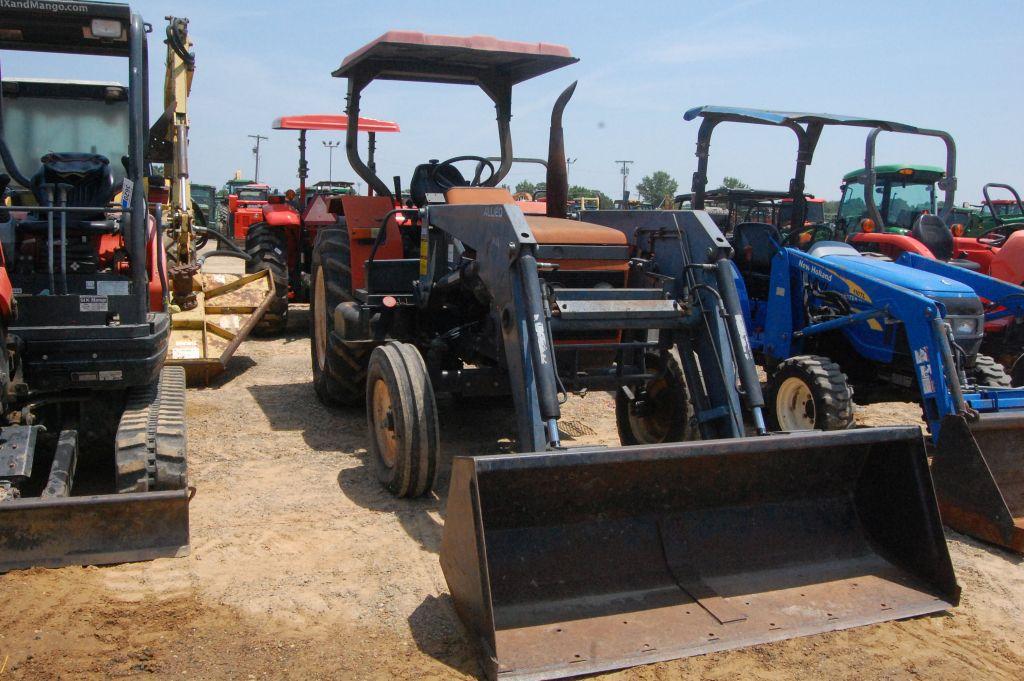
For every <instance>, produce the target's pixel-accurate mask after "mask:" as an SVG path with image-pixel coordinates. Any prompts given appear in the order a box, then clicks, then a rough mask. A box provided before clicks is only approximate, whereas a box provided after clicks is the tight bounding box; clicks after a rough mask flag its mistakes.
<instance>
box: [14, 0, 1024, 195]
mask: <svg viewBox="0 0 1024 681" xmlns="http://www.w3.org/2000/svg"><path fill="white" fill-rule="evenodd" d="M134 7H135V8H136V10H137V11H139V12H140V13H141V14H142V15H143V17H144V18H145V19H146V20H147V21H149V22H151V23H153V24H154V25H155V26H156V27H157V33H156V34H155V35H154V36H153V39H152V40H151V45H150V55H151V56H150V61H151V69H152V72H151V78H152V83H153V87H152V91H153V92H152V96H153V99H154V101H153V106H152V110H153V111H154V112H156V111H159V110H160V108H161V106H160V103H159V101H158V98H159V97H160V82H161V79H162V78H163V55H164V46H163V44H162V43H161V42H160V38H161V37H162V31H163V26H164V24H165V22H164V19H163V18H164V16H165V15H166V14H171V13H173V14H176V15H178V16H186V17H188V18H189V19H190V20H191V31H192V36H193V39H194V41H195V43H196V54H197V61H198V70H197V72H196V77H195V82H194V87H193V98H192V102H191V107H192V132H191V165H192V177H193V180H194V181H196V182H206V183H211V184H217V185H220V184H221V183H222V182H223V181H224V180H226V179H227V178H228V177H230V176H232V174H233V173H234V171H235V170H236V169H241V170H243V172H244V173H245V175H246V176H251V174H252V169H253V155H252V153H251V147H252V140H250V139H249V138H248V137H246V135H247V134H251V133H260V134H263V135H266V136H268V137H269V138H270V139H269V140H268V141H266V142H264V143H263V147H262V152H263V154H262V160H261V179H266V180H267V181H269V182H270V183H271V184H273V185H275V186H277V187H280V188H282V189H283V188H285V187H289V186H295V184H296V183H297V180H296V179H295V172H296V166H297V159H298V156H297V150H296V143H297V135H296V133H293V132H287V131H274V130H271V128H270V124H271V121H272V120H273V118H275V117H276V116H279V115H282V114H303V113H331V112H340V111H341V110H342V109H343V107H344V92H345V81H343V80H341V79H337V78H332V77H331V75H330V72H331V71H332V70H333V69H334V68H335V67H337V66H338V64H339V63H340V62H341V60H342V58H343V57H344V56H345V55H346V54H348V53H349V52H352V51H354V50H355V49H357V48H359V47H360V46H362V45H363V44H365V43H366V42H369V41H370V40H372V39H373V38H375V37H377V36H378V35H380V34H381V33H383V32H385V31H387V30H390V29H409V30H421V31H425V32H430V33H447V34H457V35H472V34H485V35H493V36H497V37H500V38H507V39H514V40H529V41H543V42H553V43H560V44H564V45H567V46H569V47H570V48H571V49H572V51H573V53H574V54H575V55H576V56H577V57H579V58H580V62H579V63H578V64H575V65H573V66H570V67H567V68H564V69H562V70H560V71H555V72H553V73H551V74H548V75H545V76H542V77H540V78H537V79H535V80H534V81H531V82H528V83H525V84H523V85H521V86H519V87H518V88H517V89H516V90H515V91H514V93H513V115H514V117H513V124H512V125H513V143H514V148H515V152H516V154H517V155H520V156H543V155H545V154H546V150H547V126H548V117H549V113H550V108H551V105H552V104H553V102H554V100H555V98H556V97H557V95H558V93H559V92H560V91H561V90H562V89H563V88H564V87H565V86H566V85H568V84H569V83H570V82H571V81H572V80H578V81H579V87H578V88H577V91H576V95H575V97H574V98H573V100H572V102H571V103H570V104H569V108H568V109H567V111H566V117H565V127H566V145H567V152H568V155H569V156H570V157H573V158H576V159H577V161H576V163H575V164H574V165H573V166H572V168H571V178H570V179H571V181H572V183H573V184H583V185H587V186H592V187H596V188H599V189H601V190H603V191H605V192H606V193H608V194H610V195H615V196H617V195H618V194H619V192H621V180H622V178H621V175H620V174H619V170H618V166H617V165H616V164H615V160H617V159H631V160H633V161H635V163H634V164H633V166H632V168H631V174H630V178H629V180H630V185H631V188H632V186H634V185H635V184H636V183H637V182H638V181H639V180H640V178H641V177H642V176H643V175H646V174H648V173H651V172H652V171H655V170H667V171H668V172H669V173H670V174H672V175H673V177H675V178H676V179H677V180H678V182H679V185H680V191H685V190H688V188H689V184H690V177H691V174H692V172H693V170H694V169H695V165H696V162H695V158H694V156H693V151H694V141H695V139H696V132H697V123H695V122H693V123H688V122H684V121H683V118H682V114H683V112H684V111H685V110H687V109H689V108H690V107H693V106H697V105H700V104H730V105H739V106H751V107H763V108H774V109H786V110H803V111H827V112H832V113H846V114H859V115H865V116H875V117H882V118H889V119H894V120H899V121H904V122H909V123H914V124H917V125H921V126H924V127H933V128H940V129H945V130H948V131H950V132H951V133H952V134H953V135H954V137H955V138H956V140H957V144H958V152H959V163H958V176H959V178H960V190H959V193H958V202H959V201H964V200H970V201H977V200H978V198H979V196H980V190H981V185H982V184H983V183H984V182H987V181H1003V182H1010V183H1011V184H1018V185H1021V184H1024V134H1022V131H1021V123H1022V114H1021V112H1022V111H1024V95H1022V94H1021V92H1020V74H1021V72H1022V70H1024V68H1022V67H1024V49H1022V47H1021V28H1020V27H1021V26H1022V25H1024V21H1022V20H1024V3H1020V2H1005V1H1004V2H974V3H971V4H970V5H967V4H966V3H960V2H937V1H933V2H917V1H904V2H898V3H897V2H891V1H889V2H873V1H869V2H856V3H855V2H845V3H825V2H778V1H776V2H769V1H765V0H740V1H739V2H716V3H711V2H707V1H706V0H705V2H699V3H697V2H690V1H685V2H649V3H646V2H634V3H615V5H614V6H609V7H605V6H603V5H602V4H601V3H594V2H588V3H582V2H580V3H577V2H550V0H549V1H548V2H534V1H532V0H522V1H520V2H507V3H493V2H473V3H465V2H433V3H423V2H392V3H388V2H379V3H367V2H365V0H364V1H362V2H347V1H345V2H292V3H286V2H280V1H278V2H264V1H262V0H249V1H248V2H244V3H242V2H232V3H221V2H210V1H209V0H206V1H205V2H195V1H192V0H175V1H174V2H160V1H156V0H153V1H145V2H136V3H134ZM0 58H2V60H3V72H4V76H5V77H13V76H45V77H68V78H82V79H117V80H125V78H126V75H125V74H123V72H122V71H121V69H120V64H118V63H117V62H114V61H113V60H109V59H102V58H90V59H85V60H79V61H77V62H74V61H72V60H70V59H69V58H66V57H55V58H48V59H46V60H44V61H42V62H40V61H38V60H36V61H35V62H34V63H30V62H29V60H27V59H26V58H25V57H24V56H23V55H21V54H19V53H15V52H4V53H2V54H0ZM112 62H113V63H112ZM363 113H364V114H365V115H368V116H374V117H377V118H385V119H389V120H394V121H397V122H398V123H399V124H400V125H401V127H402V133H400V134H398V135H380V136H379V139H378V166H379V170H380V173H381V176H382V177H385V178H390V177H391V176H392V175H395V174H400V175H402V176H403V178H404V180H405V183H407V182H408V177H409V175H410V173H411V171H412V168H413V167H414V166H415V165H416V164H417V163H420V162H424V161H426V160H427V159H430V158H447V157H449V156H456V155H462V154H480V155H494V154H496V153H497V135H496V130H495V126H494V110H493V107H492V105H491V104H490V102H489V100H487V99H486V97H485V96H484V95H483V94H482V93H480V92H479V91H477V90H475V89H473V88H468V87H456V86H429V85H410V84H405V83H377V84H375V85H373V86H371V87H370V88H369V89H368V90H367V91H366V92H365V93H364V96H363ZM829 132H831V134H829ZM323 139H341V138H340V137H339V136H337V135H326V134H320V133H314V134H312V135H311V143H310V158H309V161H310V166H311V180H317V179H326V177H327V172H328V169H327V150H326V149H324V148H323V146H322V145H321V140H323ZM863 140H864V132H863V131H860V130H856V129H848V130H834V131H827V132H826V134H825V135H824V136H823V137H822V140H821V143H820V144H819V146H818V153H817V156H816V158H815V162H814V165H813V166H812V167H811V169H810V171H809V175H808V189H809V191H811V192H813V193H815V194H817V195H819V196H825V197H828V198H835V197H837V196H838V191H837V188H838V185H839V180H840V178H841V176H842V174H843V173H844V172H846V171H847V170H850V169H853V168H854V167H857V166H858V165H859V164H860V163H862V161H863ZM793 154H794V141H793V137H792V136H791V134H789V133H787V132H785V131H783V130H774V129H767V128H762V127H760V126H758V127H751V126H737V125H731V126H723V127H721V128H720V129H719V131H718V132H717V133H716V137H715V145H714V147H713V149H712V159H711V168H710V175H711V180H712V182H713V183H717V182H718V181H719V180H720V179H721V177H722V176H723V175H734V176H737V177H739V178H741V179H743V180H744V181H746V182H747V183H749V184H751V185H754V186H758V187H763V188H784V187H785V186H786V183H787V181H788V178H789V177H790V175H791V170H792V164H793ZM878 160H879V162H880V163H881V162H906V161H911V160H912V161H915V162H921V163H935V164H941V162H942V160H943V156H942V147H941V144H940V143H939V142H937V141H935V140H913V139H905V138H901V137H898V136H895V135H883V137H882V138H880V140H879V159H878ZM538 171H539V167H538V168H536V169H533V168H530V167H524V168H522V169H520V168H516V169H514V170H513V172H512V173H511V174H510V176H509V181H510V182H512V183H513V184H514V183H515V182H516V181H518V180H520V179H523V178H529V179H533V180H540V179H542V177H541V176H540V173H539V172H538ZM334 177H335V179H351V180H355V179H357V178H356V177H355V175H354V173H353V172H352V171H351V169H350V168H349V167H348V165H347V163H346V162H345V160H344V159H343V157H342V154H340V153H339V152H335V155H334Z"/></svg>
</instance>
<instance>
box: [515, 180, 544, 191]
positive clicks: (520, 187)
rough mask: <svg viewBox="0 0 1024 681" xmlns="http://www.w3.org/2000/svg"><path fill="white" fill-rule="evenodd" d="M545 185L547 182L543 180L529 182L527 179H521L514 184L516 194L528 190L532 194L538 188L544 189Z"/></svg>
mask: <svg viewBox="0 0 1024 681" xmlns="http://www.w3.org/2000/svg"><path fill="white" fill-rule="evenodd" d="M546 186H547V184H546V183H544V182H536V183H534V182H530V181H529V180H523V181H522V182H520V183H519V184H517V185H516V194H518V193H519V192H529V193H530V194H534V193H536V192H538V191H539V190H541V189H544V187H546Z"/></svg>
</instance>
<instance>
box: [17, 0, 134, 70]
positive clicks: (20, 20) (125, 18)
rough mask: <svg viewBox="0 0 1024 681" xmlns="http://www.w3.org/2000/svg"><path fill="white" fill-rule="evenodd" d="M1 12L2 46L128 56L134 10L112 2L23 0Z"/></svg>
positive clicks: (37, 50) (43, 50)
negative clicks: (37, 0) (39, 0)
mask: <svg viewBox="0 0 1024 681" xmlns="http://www.w3.org/2000/svg"><path fill="white" fill-rule="evenodd" d="M11 4H12V5H13V6H12V7H7V6H6V5H5V6H4V9H3V12H0V49H2V50H26V51H31V52H67V53H71V54H100V55H107V56H118V57H127V56H128V55H129V52H130V45H129V40H128V34H129V26H130V22H131V9H130V8H129V7H128V5H123V4H118V3H111V2H70V1H68V2H23V3H11Z"/></svg>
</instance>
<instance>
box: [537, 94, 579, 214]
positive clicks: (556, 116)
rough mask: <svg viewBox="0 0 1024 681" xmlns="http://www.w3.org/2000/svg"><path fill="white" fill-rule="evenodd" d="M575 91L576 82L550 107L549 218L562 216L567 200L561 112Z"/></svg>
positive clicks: (567, 176) (564, 212)
mask: <svg viewBox="0 0 1024 681" xmlns="http://www.w3.org/2000/svg"><path fill="white" fill-rule="evenodd" d="M575 91H576V82H573V84H572V85H570V86H569V87H567V88H565V90H564V91H563V92H562V94H560V95H559V96H558V100H556V101H555V106H554V108H553V109H551V136H550V137H549V138H548V176H547V186H546V188H545V196H546V197H547V215H548V217H549V218H564V217H565V216H566V204H567V203H568V202H569V169H568V168H567V167H566V165H565V137H564V136H563V134H562V112H563V111H565V105H566V104H568V103H569V100H570V99H571V98H572V93H573V92H575Z"/></svg>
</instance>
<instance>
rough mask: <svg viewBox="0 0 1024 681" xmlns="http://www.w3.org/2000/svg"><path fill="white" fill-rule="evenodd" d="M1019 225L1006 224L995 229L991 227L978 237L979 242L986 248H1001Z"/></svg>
mask: <svg viewBox="0 0 1024 681" xmlns="http://www.w3.org/2000/svg"><path fill="white" fill-rule="evenodd" d="M1015 226H1017V225H1008V224H1006V223H1005V222H1004V223H1003V224H1001V225H996V226H995V227H990V228H989V229H986V230H985V231H984V232H982V233H981V234H979V235H978V237H977V238H978V242H979V243H981V244H984V245H985V246H992V247H994V248H999V247H1000V246H1002V245H1003V244H1005V243H1006V240H1007V239H1009V238H1010V234H1012V233H1013V232H1014V229H1013V228H1014V227H1015Z"/></svg>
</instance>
